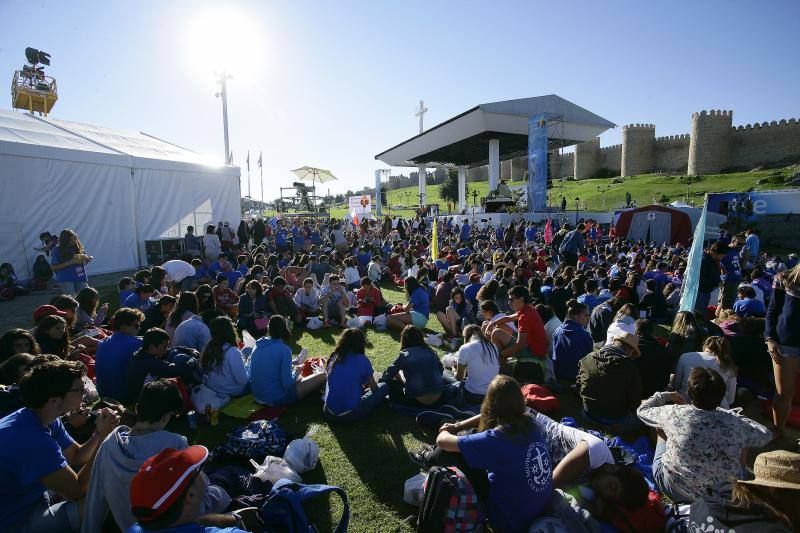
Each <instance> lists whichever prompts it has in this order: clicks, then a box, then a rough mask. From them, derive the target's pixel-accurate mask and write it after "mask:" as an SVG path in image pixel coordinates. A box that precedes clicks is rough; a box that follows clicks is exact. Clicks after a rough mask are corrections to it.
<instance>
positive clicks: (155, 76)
mask: <svg viewBox="0 0 800 533" xmlns="http://www.w3.org/2000/svg"><path fill="white" fill-rule="evenodd" d="M223 4H224V10H223V12H224V13H226V14H227V15H226V16H230V17H232V20H234V21H235V20H237V18H236V17H239V18H238V20H241V21H242V22H241V23H239V24H236V26H238V27H237V28H230V31H228V34H229V35H228V36H227V37H225V39H226V41H225V42H227V43H231V42H239V41H243V44H242V51H241V53H236V54H229V55H234V56H235V58H233V59H231V60H230V64H231V66H232V69H233V70H234V72H232V74H233V76H234V79H233V80H231V82H230V85H229V113H230V131H231V147H232V150H233V152H234V159H235V162H236V163H237V164H240V165H242V167H243V174H244V176H243V186H242V191H243V194H247V184H246V181H245V180H246V172H245V171H244V155H245V152H246V151H247V150H248V149H250V150H251V154H252V153H253V152H255V153H257V152H258V151H259V150H263V152H264V176H265V178H264V182H265V185H264V186H265V196H266V197H267V198H268V199H270V198H274V197H275V196H276V195H277V193H278V187H279V186H280V185H287V184H289V183H290V182H291V181H292V180H291V175H290V173H289V170H290V169H292V168H296V167H299V166H302V165H305V164H310V165H315V166H320V167H323V168H328V169H330V170H331V171H332V172H333V173H334V174H335V175H336V176H338V177H339V178H340V181H339V182H338V183H335V184H334V185H332V186H331V188H330V189H331V192H333V193H338V192H344V191H345V190H347V189H358V188H360V187H362V186H364V185H368V184H371V183H372V182H373V179H374V178H373V176H374V170H375V169H376V168H381V167H382V166H383V165H382V164H381V163H379V162H377V161H375V160H374V156H375V154H377V153H379V152H381V151H383V150H384V149H386V148H388V147H390V146H393V145H395V144H397V143H398V142H400V141H402V140H405V139H406V138H408V137H411V136H413V135H415V134H416V133H417V128H418V123H417V119H416V118H415V117H414V110H415V107H416V106H417V105H418V103H419V100H420V98H423V99H424V100H425V104H426V107H428V108H429V110H430V111H429V112H428V113H427V114H426V115H425V123H426V127H430V126H432V125H434V124H437V123H439V122H441V121H443V120H446V119H448V118H450V117H452V116H454V115H456V114H458V113H460V112H462V111H465V110H466V109H468V108H470V107H472V106H474V105H476V104H478V103H483V102H491V101H497V100H505V99H510V98H522V97H527V96H537V95H541V94H550V93H556V94H558V95H560V96H562V97H564V98H567V99H568V100H571V101H573V102H575V103H577V104H579V105H581V106H583V107H586V108H587V109H589V110H591V111H594V112H596V113H597V114H599V115H601V116H603V117H605V118H607V119H609V120H611V121H612V122H615V123H617V124H620V125H622V124H627V123H630V122H651V123H654V124H656V135H658V136H661V135H674V134H679V133H688V132H689V127H690V116H691V113H692V112H693V111H699V110H702V109H733V110H734V124H747V123H750V122H756V121H758V122H761V121H765V120H779V119H781V118H791V117H798V118H800V39H798V37H797V22H798V21H799V20H800V2H798V1H797V0H794V1H774V2H749V1H725V2H722V1H694V2H679V1H671V2H642V1H637V2H613V1H610V2H602V3H600V2H582V1H572V2H534V1H519V2H512V1H497V2H469V1H460V2H457V1H441V2H416V1H406V2H388V1H380V0H379V1H370V2H368V1H366V0H364V1H359V2H356V1H346V0H345V1H336V2H322V1H319V2H313V1H304V2H286V1H284V2H266V1H260V2H256V1H252V2H248V1H229V2H224V3H222V2H203V1H192V2H189V1H180V0H179V1H172V0H171V1H169V2H165V1H161V2H156V1H150V0H137V1H136V2H132V1H131V2H122V1H111V2H97V1H91V2H89V1H80V0H73V1H70V2H48V1H38V2H30V1H19V0H0V21H2V23H1V24H2V25H1V26H0V27H2V34H0V73H5V75H6V76H8V77H9V78H10V77H11V74H12V71H13V70H14V69H16V68H19V67H20V66H21V64H22V63H23V62H24V54H23V51H24V48H25V47H26V46H33V47H35V48H39V49H42V50H45V51H47V52H50V53H51V54H52V60H53V65H52V67H51V68H50V69H49V73H50V74H52V75H54V76H55V77H56V78H57V80H58V86H59V94H60V100H59V102H58V104H57V106H56V108H55V112H54V114H53V116H54V117H57V118H63V119H66V120H75V121H80V122H86V123H90V124H98V125H103V126H108V127H115V128H120V129H128V130H136V131H145V132H148V133H150V134H153V135H156V136H158V137H161V138H164V139H168V140H170V141H172V142H175V143H176V144H180V145H183V146H186V147H188V148H191V149H193V150H196V151H199V152H203V153H208V154H213V155H217V156H218V157H219V158H220V159H222V153H223V148H222V128H221V118H220V117H221V105H220V101H219V99H218V98H215V97H214V92H215V83H214V80H213V76H212V73H211V67H210V66H209V65H206V64H204V61H203V59H204V58H203V57H198V56H202V55H203V54H198V53H197V50H202V49H208V45H209V43H211V42H213V36H203V35H199V34H200V33H202V30H200V29H197V24H199V22H198V21H202V20H207V19H208V16H209V15H208V14H207V13H208V12H209V10H211V11H212V12H213V13H217V12H218V11H219V10H220V5H223ZM212 16H213V15H212ZM214 20H216V18H215V19H214ZM239 28H243V29H241V30H240V29H239ZM213 49H214V50H219V49H220V48H219V47H214V48H213ZM234 66H235V68H233V67H234ZM0 106H2V108H4V109H8V107H9V106H10V102H9V100H5V101H3V102H2V103H0ZM620 135H621V132H620V129H619V128H617V129H616V130H611V131H609V132H607V133H605V134H604V135H603V136H602V141H601V142H602V144H603V145H608V144H616V143H618V142H620ZM255 159H257V155H256V156H252V155H251V162H254V161H255ZM406 172H407V171H406ZM326 185H327V184H326ZM252 195H253V196H254V197H256V198H258V197H259V196H260V186H259V181H258V175H257V169H256V168H255V165H253V178H252Z"/></svg>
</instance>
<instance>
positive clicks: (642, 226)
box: [628, 211, 672, 244]
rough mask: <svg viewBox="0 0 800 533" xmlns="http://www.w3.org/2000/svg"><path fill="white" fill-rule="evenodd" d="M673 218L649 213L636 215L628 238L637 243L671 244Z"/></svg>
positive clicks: (664, 214)
mask: <svg viewBox="0 0 800 533" xmlns="http://www.w3.org/2000/svg"><path fill="white" fill-rule="evenodd" d="M671 221H672V217H671V215H670V214H669V213H659V212H657V211H648V212H646V213H634V215H633V217H631V229H630V230H629V231H628V238H629V239H633V240H636V241H639V240H641V241H644V242H656V243H658V244H661V243H665V242H670V237H671V225H672V224H671Z"/></svg>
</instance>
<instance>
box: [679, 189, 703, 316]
mask: <svg viewBox="0 0 800 533" xmlns="http://www.w3.org/2000/svg"><path fill="white" fill-rule="evenodd" d="M707 214H708V197H706V201H705V203H704V205H703V213H702V214H701V215H700V220H699V221H698V222H697V227H696V228H695V229H694V239H693V241H692V248H691V249H690V250H689V258H688V260H687V261H686V273H685V275H684V278H683V292H682V293H681V302H680V305H679V310H680V311H689V312H690V313H691V312H693V311H694V304H695V302H696V301H697V290H698V287H699V286H700V267H701V264H702V262H703V237H704V236H705V234H706V215H707Z"/></svg>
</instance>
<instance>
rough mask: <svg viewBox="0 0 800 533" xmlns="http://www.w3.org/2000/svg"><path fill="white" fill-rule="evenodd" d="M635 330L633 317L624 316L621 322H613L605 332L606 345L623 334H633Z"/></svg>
mask: <svg viewBox="0 0 800 533" xmlns="http://www.w3.org/2000/svg"><path fill="white" fill-rule="evenodd" d="M635 330H636V320H634V319H633V317H631V316H628V315H625V318H623V319H622V320H615V321H613V322H612V323H611V325H610V326H608V331H607V332H606V344H611V343H612V342H614V337H616V336H618V335H623V334H625V333H634V332H635Z"/></svg>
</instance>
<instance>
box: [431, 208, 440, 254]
mask: <svg viewBox="0 0 800 533" xmlns="http://www.w3.org/2000/svg"><path fill="white" fill-rule="evenodd" d="M431 258H432V259H433V260H434V261H436V260H437V259H439V236H438V235H437V232H436V217H434V219H433V234H432V236H431Z"/></svg>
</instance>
